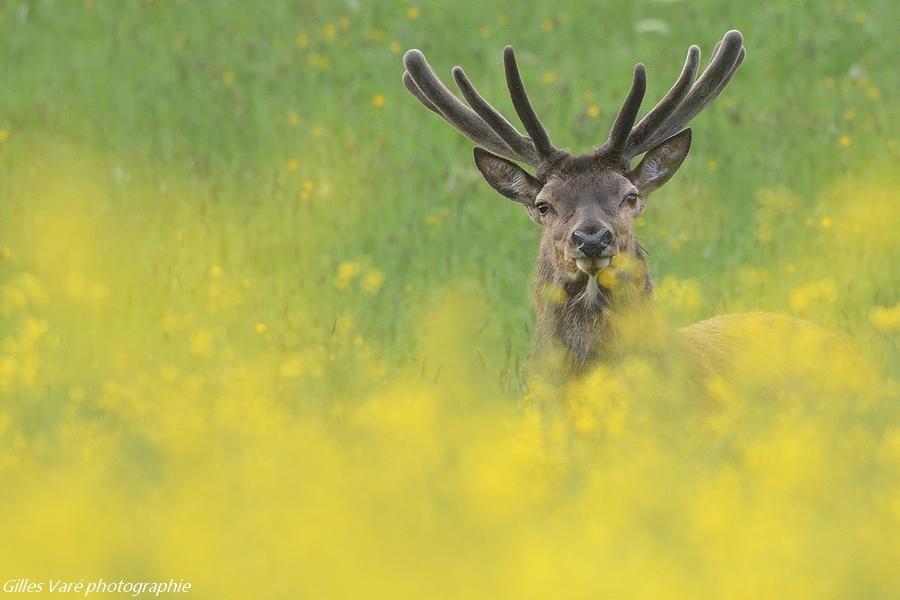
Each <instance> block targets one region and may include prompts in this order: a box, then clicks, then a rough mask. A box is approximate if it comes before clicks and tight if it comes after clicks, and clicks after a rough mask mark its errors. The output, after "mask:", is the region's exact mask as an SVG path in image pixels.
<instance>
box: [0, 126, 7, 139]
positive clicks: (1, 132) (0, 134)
mask: <svg viewBox="0 0 900 600" xmlns="http://www.w3.org/2000/svg"><path fill="white" fill-rule="evenodd" d="M8 137H9V131H7V130H6V129H0V142H2V141H3V140H5V139H6V138H8Z"/></svg>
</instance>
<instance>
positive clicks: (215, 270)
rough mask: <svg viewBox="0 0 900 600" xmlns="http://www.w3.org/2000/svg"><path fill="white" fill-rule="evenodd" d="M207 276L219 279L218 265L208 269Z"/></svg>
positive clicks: (219, 269) (219, 270)
mask: <svg viewBox="0 0 900 600" xmlns="http://www.w3.org/2000/svg"><path fill="white" fill-rule="evenodd" d="M209 274H210V275H212V276H213V277H221V276H222V267H220V266H219V265H213V266H211V267H210V268H209Z"/></svg>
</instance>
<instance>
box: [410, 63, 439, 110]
mask: <svg viewBox="0 0 900 600" xmlns="http://www.w3.org/2000/svg"><path fill="white" fill-rule="evenodd" d="M403 86H404V87H405V88H406V89H407V90H408V91H409V93H410V94H412V95H413V96H415V97H416V98H417V99H418V100H419V102H421V103H422V104H424V105H425V108H427V109H428V110H430V111H431V112H434V113H437V114H439V115H440V114H441V111H439V110H438V109H437V106H435V105H434V104H432V103H431V100H429V99H428V96H426V95H425V94H423V93H422V90H420V89H419V86H417V85H416V82H415V81H413V78H412V76H411V75H410V74H409V71H403Z"/></svg>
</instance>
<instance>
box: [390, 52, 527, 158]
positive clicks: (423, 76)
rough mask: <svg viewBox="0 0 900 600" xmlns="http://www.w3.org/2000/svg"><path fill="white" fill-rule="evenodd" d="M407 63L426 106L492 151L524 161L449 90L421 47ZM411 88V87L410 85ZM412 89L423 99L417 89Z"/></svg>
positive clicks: (407, 57)
mask: <svg viewBox="0 0 900 600" xmlns="http://www.w3.org/2000/svg"><path fill="white" fill-rule="evenodd" d="M403 63H404V64H405V65H406V70H407V72H408V73H409V76H410V78H411V79H412V82H413V83H415V85H416V87H417V88H418V90H419V91H420V92H421V94H422V95H423V96H424V97H425V98H426V99H427V100H428V101H429V102H430V104H431V106H429V104H428V103H425V102H424V101H423V102H422V103H423V104H425V106H426V107H428V108H429V109H431V110H434V109H437V110H435V112H437V113H438V114H439V115H441V116H442V117H443V118H444V119H445V120H446V121H447V122H448V123H450V124H451V125H453V126H454V127H455V128H456V129H458V130H459V131H460V133H462V134H463V135H465V136H466V137H467V138H469V139H470V140H472V141H473V142H475V143H476V144H480V145H482V146H484V147H485V148H487V149H488V150H490V151H492V152H494V153H496V154H500V155H502V156H506V157H507V158H512V159H513V160H522V158H521V157H520V156H518V155H517V154H516V153H515V152H514V151H513V150H512V149H511V148H510V147H509V146H507V145H506V143H505V142H504V141H503V140H502V139H501V138H500V137H499V136H498V135H497V134H496V133H495V132H494V130H492V129H491V128H490V127H489V126H488V125H487V123H485V122H484V120H482V119H481V117H479V116H478V115H477V114H476V113H475V112H474V111H472V109H470V108H469V107H468V106H466V105H465V104H463V103H462V102H460V100H459V99H458V98H457V97H456V96H454V95H453V93H452V92H451V91H450V90H448V89H447V87H446V86H445V85H444V84H443V83H442V82H441V80H440V79H439V78H438V76H437V75H436V74H435V73H434V71H433V70H432V68H431V66H430V65H429V64H428V62H427V61H426V60H425V55H424V54H422V53H421V52H420V51H419V50H409V51H408V52H407V53H406V54H405V55H404V57H403ZM404 80H405V78H404ZM407 89H409V86H407ZM410 91H411V92H412V93H413V95H414V96H416V98H418V99H419V100H420V101H422V100H423V99H422V98H421V97H420V96H419V94H416V92H415V91H414V90H410ZM432 107H434V108H432Z"/></svg>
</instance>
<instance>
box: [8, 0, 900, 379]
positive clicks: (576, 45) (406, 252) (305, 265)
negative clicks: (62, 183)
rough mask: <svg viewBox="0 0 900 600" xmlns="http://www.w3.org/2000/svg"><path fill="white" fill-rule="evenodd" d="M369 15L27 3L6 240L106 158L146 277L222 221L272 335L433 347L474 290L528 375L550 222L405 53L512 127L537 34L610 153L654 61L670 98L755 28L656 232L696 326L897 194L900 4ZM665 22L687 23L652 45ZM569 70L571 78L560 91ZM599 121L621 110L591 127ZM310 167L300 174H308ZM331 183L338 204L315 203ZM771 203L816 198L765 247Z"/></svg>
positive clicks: (698, 124) (329, 194)
mask: <svg viewBox="0 0 900 600" xmlns="http://www.w3.org/2000/svg"><path fill="white" fill-rule="evenodd" d="M361 4H362V5H361V6H359V7H356V8H349V7H350V6H355V5H353V4H350V5H340V4H338V5H334V4H333V3H327V2H305V3H283V2H263V3H240V2H213V3H198V2H183V3H181V2H121V3H119V2H116V3H113V2H97V3H95V4H92V5H87V4H82V3H80V2H7V3H5V5H4V7H3V9H2V15H3V23H2V25H0V35H2V37H3V40H4V43H3V44H2V46H0V62H2V64H4V65H6V66H7V69H6V77H5V79H4V82H3V93H2V94H0V127H3V128H4V129H6V130H7V131H8V136H9V137H8V139H7V140H5V141H4V142H3V143H2V144H0V168H2V170H3V172H4V177H3V178H2V182H0V192H2V194H3V198H4V200H3V203H4V206H6V207H7V209H6V210H7V214H8V216H11V217H12V218H7V219H4V225H3V235H4V237H6V238H7V239H9V240H12V241H13V242H14V243H18V244H27V241H26V240H24V239H22V232H21V227H18V228H17V222H16V218H15V217H16V215H20V214H21V211H22V210H25V208H23V207H19V206H17V205H16V200H17V199H18V198H19V196H18V195H17V194H19V192H20V191H21V188H20V189H17V188H16V187H15V186H16V183H14V182H17V181H18V182H19V183H21V182H23V181H26V182H27V181H32V180H33V178H34V177H42V178H43V177H51V176H52V175H53V173H54V172H57V171H58V169H67V168H73V169H77V168H78V167H73V166H72V165H75V164H77V163H78V161H79V160H82V159H83V157H84V156H90V157H92V158H91V160H93V161H96V164H97V165H98V166H97V169H96V170H97V173H98V175H97V177H98V179H99V180H100V183H101V184H102V185H103V186H108V190H109V197H108V198H106V199H105V200H104V202H105V204H104V205H103V211H107V213H108V214H113V213H115V214H116V215H117V219H118V218H120V219H122V220H125V221H126V222H132V221H139V222H141V225H140V226H138V227H135V228H134V229H133V230H129V231H128V232H127V233H126V235H127V236H133V237H131V242H132V243H133V249H134V251H135V253H136V258H137V259H138V260H139V262H140V264H141V266H142V268H144V269H148V270H153V269H157V268H159V267H161V265H162V264H163V263H165V262H166V261H167V260H168V258H167V256H166V255H165V252H164V251H163V249H164V248H165V247H167V244H168V242H169V241H170V239H171V236H172V235H173V234H174V232H175V231H176V230H178V229H179V227H183V226H185V224H186V223H188V222H190V223H193V222H194V221H195V219H196V218H198V217H199V218H202V219H204V220H205V223H206V227H205V228H204V230H203V231H202V233H201V235H202V236H203V239H204V244H203V245H201V246H198V247H195V248H194V250H195V251H196V254H191V255H190V256H180V257H179V260H182V261H185V262H187V263H190V262H194V263H196V265H197V266H198V269H200V270H203V268H205V267H206V266H208V265H210V264H222V266H223V267H224V268H226V269H227V270H229V271H231V272H236V271H241V270H243V271H247V272H253V273H264V274H265V281H264V282H263V285H264V286H265V298H264V300H262V301H260V302H258V308H257V310H258V311H259V313H260V316H261V318H263V319H265V320H267V321H271V320H273V319H277V318H278V317H277V315H279V314H282V313H284V312H285V311H287V312H290V311H291V310H292V307H296V306H300V305H302V306H303V307H304V310H307V311H309V310H312V311H314V314H315V320H317V321H318V322H319V323H320V324H321V327H322V328H323V330H327V329H329V328H330V327H331V324H332V323H333V322H334V320H335V319H336V318H337V316H338V315H339V314H341V313H342V312H345V311H352V312H353V313H354V314H357V316H358V317H359V326H360V327H361V332H362V333H363V334H364V335H365V336H366V338H367V339H372V340H375V341H376V343H377V345H378V346H379V348H380V350H381V351H382V352H385V353H386V354H388V355H390V354H392V353H393V352H394V350H396V349H398V348H404V347H408V346H410V345H411V344H412V340H413V337H412V334H411V327H410V323H411V321H412V320H413V317H414V315H415V309H416V307H420V306H423V305H427V303H429V302H432V301H433V300H434V294H435V292H436V290H440V289H441V288H442V286H445V285H446V284H448V283H453V284H457V283H460V282H464V283H465V285H468V286H471V288H472V289H475V290H477V291H478V294H480V295H482V296H483V298H484V302H485V306H486V311H487V313H488V314H489V315H490V317H489V319H488V320H487V324H486V326H485V327H484V330H483V334H484V335H482V336H481V337H480V340H479V342H478V345H479V349H480V352H481V353H482V354H486V355H488V356H490V357H492V365H491V366H492V368H493V369H497V368H502V367H501V366H500V363H503V366H504V367H508V368H511V367H513V366H514V365H513V363H516V364H521V362H522V359H523V358H524V356H525V355H526V354H527V350H528V343H529V342H528V340H529V336H530V334H529V331H530V329H531V317H530V310H529V306H528V295H527V284H528V280H529V276H530V269H531V265H532V262H533V260H534V255H535V248H536V240H537V237H538V232H537V231H536V230H535V228H534V227H533V226H532V225H531V224H530V222H529V221H528V219H527V218H526V215H525V214H524V212H523V211H521V210H517V209H516V208H515V207H514V206H512V205H510V204H508V203H505V201H504V200H502V199H501V198H499V197H495V196H494V194H493V193H492V192H491V190H490V189H489V188H488V187H487V186H486V185H485V184H484V183H483V182H482V181H481V179H480V176H479V174H478V173H477V171H476V169H475V168H474V166H473V165H472V161H471V144H470V143H469V142H468V141H467V140H465V139H463V138H462V137H461V136H459V135H458V134H457V133H455V132H453V131H452V130H451V129H450V128H449V127H447V126H446V125H445V124H444V123H442V122H441V121H440V120H439V119H437V118H436V117H435V116H434V115H432V114H430V113H428V112H427V111H425V110H423V109H422V107H421V106H419V105H418V103H417V102H416V101H415V100H414V99H413V98H411V97H410V96H408V94H407V93H406V91H405V90H404V89H403V88H402V86H401V85H400V82H399V81H400V74H401V73H402V66H401V55H400V54H398V53H397V51H396V50H397V48H398V47H399V48H401V49H402V50H406V49H407V48H410V47H418V48H421V49H423V50H424V51H425V52H426V54H427V56H428V57H429V60H430V61H431V63H432V64H433V65H434V66H435V67H436V68H437V69H438V71H439V72H440V73H441V74H442V75H449V69H450V67H451V66H452V65H454V64H462V65H464V66H465V67H466V69H467V72H468V73H469V74H470V76H471V77H472V78H473V80H474V81H476V82H477V84H478V85H479V86H480V89H482V91H483V93H484V94H485V95H486V97H488V98H489V99H491V100H493V101H495V102H496V103H497V104H498V105H499V106H500V107H502V109H503V110H504V111H505V112H507V113H508V114H512V111H511V109H510V106H509V101H508V98H507V94H506V91H505V89H504V84H503V78H502V68H501V64H500V49H501V48H502V46H503V45H504V44H506V43H512V44H514V45H515V46H516V47H517V49H518V50H519V53H520V55H521V62H522V63H523V64H522V69H523V72H524V76H525V77H526V82H527V83H528V84H529V85H530V88H531V95H532V97H533V99H534V102H535V104H536V107H537V110H538V112H539V114H540V115H542V117H543V118H544V120H545V122H546V124H547V126H548V127H549V130H550V132H551V134H552V135H553V139H554V140H555V141H556V142H557V143H558V144H559V145H562V146H564V147H570V148H571V149H572V150H573V151H577V152H586V151H589V150H590V148H591V147H592V146H594V145H596V144H599V143H600V142H601V141H602V140H604V139H605V136H606V134H607V131H608V126H609V123H610V120H611V116H612V115H613V114H614V111H615V110H616V109H617V108H618V102H619V101H620V100H621V98H622V97H623V95H624V92H625V91H626V88H627V85H628V81H629V72H630V69H631V66H632V64H633V63H634V62H637V61H642V62H644V63H645V64H646V65H647V68H648V73H649V93H648V100H647V101H646V103H647V105H648V106H649V105H650V103H651V102H652V101H653V99H654V98H658V97H659V96H660V95H661V94H662V93H663V92H664V91H665V89H667V87H668V85H670V83H671V82H672V81H673V80H674V77H675V75H676V74H677V72H678V70H679V68H680V65H681V61H682V60H683V56H684V52H685V50H686V48H687V46H688V45H689V44H691V43H698V44H700V45H701V48H702V50H703V52H704V55H706V56H708V53H709V52H710V50H711V46H712V44H713V43H714V42H715V41H716V40H718V39H719V38H720V36H721V35H722V33H723V32H724V31H726V30H727V29H729V28H732V27H736V28H740V29H741V30H742V31H743V32H744V34H745V37H746V46H747V48H748V59H747V60H746V62H745V63H744V65H743V67H742V68H741V70H740V72H739V74H738V75H737V76H736V77H735V78H734V80H733V82H732V83H731V85H730V86H729V89H728V90H727V91H726V92H725V93H724V94H723V95H722V96H721V97H720V98H719V100H718V101H717V102H716V103H715V105H714V106H712V107H711V108H709V109H707V110H706V111H705V112H704V114H702V115H701V116H700V117H699V118H697V119H696V120H695V122H694V125H693V127H694V130H695V136H694V139H695V144H694V148H693V149H692V152H691V156H690V157H689V160H688V162H687V163H686V165H685V166H684V167H683V168H682V170H681V172H680V173H679V175H678V176H677V177H676V178H675V180H674V181H673V182H672V183H670V184H669V185H668V186H667V188H666V189H665V190H664V191H661V192H658V193H657V194H656V196H655V197H654V198H653V199H652V200H651V203H650V209H649V211H648V215H647V217H646V223H645V224H644V225H643V226H642V227H641V231H640V235H641V237H642V238H643V240H644V242H645V244H646V246H647V247H648V249H649V250H650V253H651V262H652V271H653V272H654V274H655V276H656V277H657V279H662V278H664V277H665V276H666V275H675V276H678V277H682V278H694V279H696V280H698V281H699V282H701V283H702V287H703V290H704V292H705V294H704V305H703V309H702V310H699V311H695V312H696V314H692V315H690V316H692V317H700V316H704V315H708V314H714V313H715V312H718V311H720V310H724V309H727V308H729V307H731V306H732V305H734V304H739V305H740V307H741V308H754V307H756V308H767V309H773V310H779V309H781V310H784V309H785V306H786V303H787V294H786V292H785V290H780V289H779V290H777V291H773V290H771V289H768V287H770V286H765V287H766V288H767V289H760V290H756V291H754V290H745V289H742V290H736V287H737V286H739V282H738V281H737V280H736V279H735V273H736V272H737V271H738V270H739V268H740V267H741V266H742V265H752V266H756V267H764V268H768V269H773V270H775V271H779V270H780V269H781V268H783V263H784V262H785V256H786V255H789V254H796V253H798V252H799V253H802V254H804V255H806V254H808V252H809V251H808V250H807V248H809V247H810V246H811V244H813V243H815V240H814V238H815V236H816V235H817V232H816V231H815V230H814V229H813V230H810V229H809V228H804V226H803V224H804V220H805V219H806V218H807V217H811V218H812V219H813V220H814V221H815V222H816V223H818V222H819V220H820V219H821V217H823V216H827V215H826V214H825V212H827V210H829V209H828V208H827V207H825V206H823V203H822V196H823V195H824V194H825V193H827V191H828V190H829V189H830V188H831V187H832V186H833V185H835V183H836V181H837V180H839V179H840V178H841V177H844V176H857V177H858V178H859V179H858V180H859V181H867V180H871V179H873V178H875V179H876V180H877V181H878V182H879V183H880V184H882V185H887V184H888V183H889V182H888V181H887V179H886V178H887V177H888V175H889V173H888V171H889V170H890V167H889V166H888V165H890V164H892V161H895V160H896V157H897V146H896V140H895V139H894V138H892V135H894V134H895V133H896V132H892V131H891V130H890V128H889V123H890V122H891V117H895V116H896V110H897V104H896V99H895V98H896V96H895V93H894V92H895V90H897V88H898V74H897V71H896V69H895V68H893V67H894V64H893V61H894V60H895V56H896V55H895V53H894V52H892V50H893V49H894V48H895V46H896V42H897V39H896V33H895V32H894V31H893V27H892V23H894V22H895V21H896V20H897V17H898V16H900V11H898V10H897V9H896V7H895V6H894V5H893V3H891V2H864V3H852V5H850V3H847V5H846V6H845V5H844V3H840V2H838V3H829V2H791V3H777V2H776V3H764V4H761V5H760V4H757V3H715V2H627V3H620V4H619V5H618V6H612V5H609V6H602V7H599V8H598V7H596V6H593V5H592V4H591V5H589V4H587V3H586V4H585V5H574V6H570V7H567V8H565V9H564V10H563V11H562V12H560V11H559V9H557V8H554V6H555V4H554V3H550V2H537V3H534V4H532V5H530V6H529V7H527V9H526V8H525V7H521V8H517V9H516V10H514V11H511V10H508V9H505V8H504V6H505V5H504V4H503V3H495V2H490V1H488V2H482V3H479V5H478V8H477V10H476V9H473V8H472V7H470V6H469V5H465V4H457V3H440V4H438V3H429V5H423V6H421V7H419V8H418V11H419V12H418V16H417V18H415V19H411V18H409V16H408V15H407V10H408V8H409V7H411V6H413V5H410V4H408V3H399V2H393V3H389V2H385V3H381V2H379V3H377V4H375V3H361ZM650 18H652V19H659V20H661V21H663V22H664V23H665V24H666V26H667V29H668V31H667V32H666V33H656V32H653V33H638V32H636V27H635V24H636V23H637V22H639V21H640V20H643V19H650ZM329 27H333V28H334V30H335V34H334V37H333V38H330V37H329V36H328V35H326V30H327V28H329ZM547 30H549V31H547ZM298 36H307V38H308V46H307V47H302V48H301V47H299V46H300V44H298V42H297V38H298ZM391 44H394V47H393V48H392V47H391ZM548 72H552V73H553V74H554V75H555V82H554V83H552V84H545V83H543V76H544V74H545V73H548ZM226 80H227V83H226ZM375 95H381V96H383V98H384V106H383V107H381V108H377V107H375V106H374V104H373V97H374V96H375ZM589 106H596V107H598V108H599V110H600V116H599V117H597V118H593V119H592V118H589V117H588V116H587V115H586V110H587V108H588V107H589ZM291 114H295V115H296V116H297V119H298V121H297V123H296V124H291V123H290V122H289V115H291ZM847 115H851V116H852V119H849V120H848V118H847ZM317 133H318V135H317ZM843 135H846V136H848V138H849V139H850V145H849V146H848V147H842V146H841V145H840V144H839V140H840V138H841V136H843ZM291 160H296V161H297V165H298V166H297V169H296V171H288V170H287V169H286V165H288V163H289V161H291ZM37 165H40V167H38V166H37ZM38 170H39V171H40V174H39V175H38V174H37V173H36V172H35V171H38ZM114 173H119V175H118V176H115V175H114ZM32 174H33V175H32ZM307 180H309V181H312V182H313V185H314V186H315V189H314V191H313V192H312V193H311V199H309V200H308V201H301V200H299V195H300V193H301V190H302V189H303V187H302V186H303V182H304V181H307ZM765 188H778V189H781V190H785V191H786V192H789V193H791V194H795V195H796V197H797V198H798V201H797V203H796V206H795V207H794V208H795V210H793V211H792V212H791V213H790V214H784V215H780V216H779V220H778V223H777V224H776V226H775V235H774V239H773V240H771V241H769V242H767V243H760V242H759V241H758V240H757V239H756V238H755V237H754V225H753V219H754V214H755V212H756V210H757V208H758V205H757V202H756V200H755V198H756V196H757V194H758V192H759V190H761V189H765ZM163 190H165V191H163ZM861 201H863V202H864V200H861ZM60 209H61V210H64V207H60ZM10 213H11V214H10ZM433 221H436V223H434V224H429V222H433ZM19 225H20V223H19ZM894 253H895V254H896V247H894ZM358 260H363V261H366V262H368V263H370V264H371V265H374V266H376V267H377V268H378V269H380V270H381V271H383V272H384V274H385V282H384V286H383V288H382V289H381V290H380V291H379V292H378V294H377V295H376V296H375V297H373V298H367V297H364V296H361V295H359V294H353V293H342V292H340V291H338V290H335V289H334V285H333V279H334V273H335V271H336V269H337V267H338V265H339V263H341V262H343V261H358ZM894 269H895V268H894ZM801 275H802V274H801ZM896 275H897V273H896V272H895V271H894V272H892V273H890V274H889V277H888V280H887V283H891V281H893V283H896ZM869 287H870V288H875V287H876V286H869ZM889 287H891V286H889ZM892 288H893V289H884V288H880V287H879V288H878V289H877V290H876V289H868V290H866V292H865V293H866V294H867V295H866V296H865V297H859V296H857V297H853V298H851V299H850V300H849V301H848V302H847V304H848V305H849V306H852V307H855V308H859V309H860V310H856V311H855V312H854V311H851V313H852V318H854V319H857V320H858V319H863V318H864V311H863V310H862V309H861V307H867V306H868V305H869V304H872V303H873V302H874V303H877V304H882V305H890V304H892V303H895V302H896V286H895V285H894V286H892ZM747 292H750V293H747ZM735 298H737V299H740V301H739V302H734V301H733V300H734V299H735ZM752 298H758V299H759V302H758V303H757V305H756V306H754V305H753V304H754V303H753V302H752V301H751V299H752ZM498 348H504V349H505V352H506V353H509V355H510V356H512V357H514V358H513V359H512V362H510V361H509V360H507V357H506V356H505V354H504V353H498V352H497V349H498ZM501 355H502V356H501ZM494 358H496V361H494ZM507 363H508V364H507Z"/></svg>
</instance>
